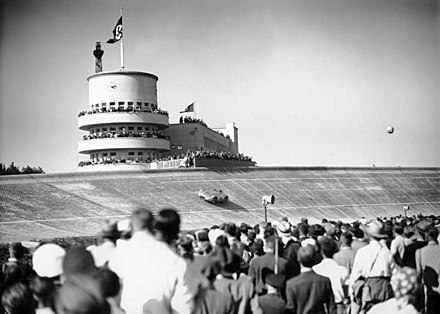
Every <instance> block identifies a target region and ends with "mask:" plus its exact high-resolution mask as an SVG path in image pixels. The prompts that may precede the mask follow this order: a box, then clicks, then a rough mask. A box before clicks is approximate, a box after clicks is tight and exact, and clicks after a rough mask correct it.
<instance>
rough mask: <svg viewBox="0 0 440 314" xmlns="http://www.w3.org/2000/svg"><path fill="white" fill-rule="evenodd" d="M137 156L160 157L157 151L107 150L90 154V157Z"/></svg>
mask: <svg viewBox="0 0 440 314" xmlns="http://www.w3.org/2000/svg"><path fill="white" fill-rule="evenodd" d="M135 156H137V157H144V156H146V157H155V158H158V157H160V154H159V153H155V152H128V153H116V152H108V153H99V154H90V159H94V158H101V157H102V158H105V157H113V158H128V159H129V158H134V157H135Z"/></svg>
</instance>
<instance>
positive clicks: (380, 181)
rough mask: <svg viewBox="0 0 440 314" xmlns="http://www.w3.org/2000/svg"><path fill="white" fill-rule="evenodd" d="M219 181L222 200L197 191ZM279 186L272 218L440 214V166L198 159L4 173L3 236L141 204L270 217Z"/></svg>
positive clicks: (230, 218) (86, 221)
mask: <svg viewBox="0 0 440 314" xmlns="http://www.w3.org/2000/svg"><path fill="white" fill-rule="evenodd" d="M202 188H203V189H212V188H217V189H222V190H224V191H225V192H226V193H227V194H228V195H229V202H228V203H226V204H216V205H212V204H210V203H207V202H205V201H204V200H202V199H199V198H198V196H197V193H198V191H199V190H200V189H202ZM267 194H274V195H275V197H276V200H275V204H273V205H268V207H267V216H268V221H277V220H279V219H281V218H282V217H288V218H289V220H290V221H292V222H293V223H297V222H298V220H299V219H300V218H301V217H308V218H309V220H310V221H311V222H314V221H320V220H321V219H322V218H327V219H333V220H343V221H354V220H357V219H360V218H361V217H365V218H367V219H373V218H376V217H383V216H388V217H389V216H393V215H399V214H403V206H409V207H410V211H409V214H410V215H413V214H419V213H421V214H424V215H431V214H434V215H440V168H326V167H317V168H292V167H288V168H280V167H251V168H235V169H232V168H229V169H227V168H217V169H215V168H211V169H208V168H196V169H173V170H150V171H139V172H96V173H64V174H48V175H20V176H4V177H1V178H0V242H9V241H28V240H37V239H40V240H41V239H48V238H54V237H69V236H90V235H96V234H97V233H98V232H99V230H100V229H101V228H102V226H103V224H104V223H105V221H106V220H107V219H111V220H123V219H126V218H127V217H129V215H130V213H131V211H132V210H133V209H134V208H136V207H146V208H149V209H151V210H152V211H153V212H157V211H158V210H160V209H161V208H164V207H172V208H175V209H177V210H178V211H179V212H180V214H181V217H182V229H184V230H193V229H199V228H202V227H210V226H212V225H214V224H220V223H223V222H235V223H237V224H239V223H241V222H247V223H249V224H252V225H253V224H256V223H258V222H261V221H263V220H264V208H263V206H262V203H261V197H262V196H263V195H267Z"/></svg>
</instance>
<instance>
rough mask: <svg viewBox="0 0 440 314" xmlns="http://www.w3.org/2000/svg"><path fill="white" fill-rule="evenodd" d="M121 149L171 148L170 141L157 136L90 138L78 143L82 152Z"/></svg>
mask: <svg viewBox="0 0 440 314" xmlns="http://www.w3.org/2000/svg"><path fill="white" fill-rule="evenodd" d="M121 149H124V150H127V149H133V150H139V149H148V150H157V151H159V152H165V151H169V150H170V141H169V140H167V139H162V138H155V137H117V138H98V139H90V140H85V141H81V142H79V143H78V152H79V153H82V154H90V153H92V152H95V151H101V150H106V151H108V150H121Z"/></svg>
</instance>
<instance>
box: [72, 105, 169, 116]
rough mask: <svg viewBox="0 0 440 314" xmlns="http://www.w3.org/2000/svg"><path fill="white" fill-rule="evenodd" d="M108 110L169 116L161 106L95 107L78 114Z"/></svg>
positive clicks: (106, 111)
mask: <svg viewBox="0 0 440 314" xmlns="http://www.w3.org/2000/svg"><path fill="white" fill-rule="evenodd" d="M108 112H115V113H118V112H119V113H120V112H150V113H157V114H163V115H166V116H168V111H166V110H162V109H159V108H154V109H149V108H145V109H140V108H139V107H128V108H125V107H118V108H112V107H110V109H107V108H99V109H94V110H85V111H81V112H80V113H79V114H78V117H82V116H85V115H88V114H95V113H108Z"/></svg>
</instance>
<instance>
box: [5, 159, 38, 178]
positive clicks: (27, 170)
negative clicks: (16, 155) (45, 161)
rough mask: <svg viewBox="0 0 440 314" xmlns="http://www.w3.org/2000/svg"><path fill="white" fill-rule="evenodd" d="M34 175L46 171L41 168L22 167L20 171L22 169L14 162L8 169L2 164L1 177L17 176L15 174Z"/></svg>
mask: <svg viewBox="0 0 440 314" xmlns="http://www.w3.org/2000/svg"><path fill="white" fill-rule="evenodd" d="M32 173H44V170H43V169H42V168H41V167H31V166H29V165H28V166H26V167H22V168H21V170H20V167H18V166H16V165H15V164H14V162H11V164H10V165H9V166H8V167H6V165H5V164H4V163H0V175H1V176H5V175H15V174H32Z"/></svg>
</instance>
